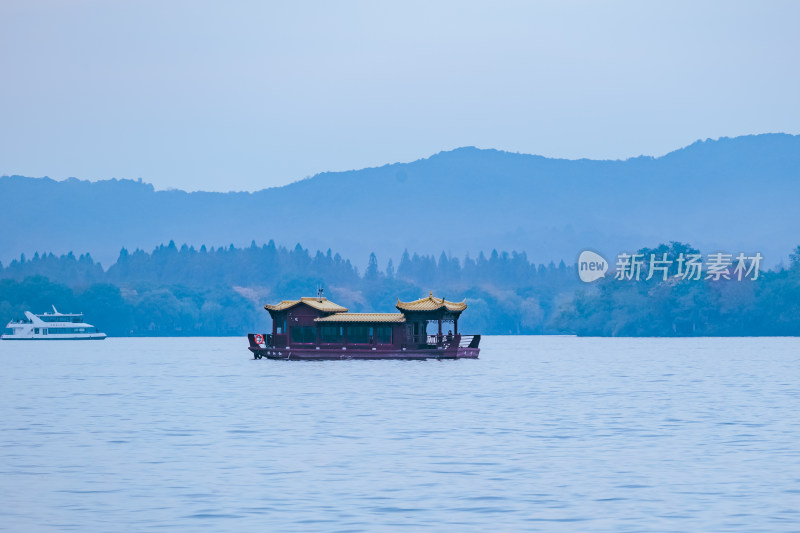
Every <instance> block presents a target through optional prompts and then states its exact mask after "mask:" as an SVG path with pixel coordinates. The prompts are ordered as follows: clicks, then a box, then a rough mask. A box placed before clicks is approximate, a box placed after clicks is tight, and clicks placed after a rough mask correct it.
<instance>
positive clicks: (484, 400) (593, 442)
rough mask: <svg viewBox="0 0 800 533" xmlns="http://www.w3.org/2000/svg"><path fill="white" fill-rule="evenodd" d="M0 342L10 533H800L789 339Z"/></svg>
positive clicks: (795, 368)
mask: <svg viewBox="0 0 800 533" xmlns="http://www.w3.org/2000/svg"><path fill="white" fill-rule="evenodd" d="M246 345H247V342H246V339H244V338H204V339H201V338H191V339H109V340H107V341H103V342H85V343H83V342H61V341H48V342H0V361H1V362H2V371H1V372H0V435H1V436H0V529H2V530H8V531H48V530H58V531H81V532H86V531H122V530H130V531H148V530H164V529H173V530H178V531H193V530H201V529H202V530H212V531H216V530H227V531H384V530H395V529H406V530H409V531H416V530H421V529H426V528H430V529H436V530H441V531H486V530H497V531H519V530H524V531H609V532H611V531H613V532H624V531H677V532H686V531H703V532H711V531H764V532H776V531H799V530H800V512H799V511H798V510H800V339H794V338H786V339H780V338H773V339H589V338H569V337H485V338H484V341H483V346H482V353H481V358H480V359H479V360H460V361H424V362H420V361H408V362H403V361H328V362H286V361H269V360H259V361H256V360H253V359H252V358H251V356H250V353H249V352H248V351H247V349H246Z"/></svg>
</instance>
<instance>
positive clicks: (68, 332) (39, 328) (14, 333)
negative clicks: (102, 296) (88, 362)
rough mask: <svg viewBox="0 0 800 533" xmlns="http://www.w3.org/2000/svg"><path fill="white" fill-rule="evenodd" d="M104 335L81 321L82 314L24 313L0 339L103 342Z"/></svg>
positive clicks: (55, 312)
mask: <svg viewBox="0 0 800 533" xmlns="http://www.w3.org/2000/svg"><path fill="white" fill-rule="evenodd" d="M105 338H106V334H105V333H102V332H100V330H98V329H97V328H96V327H94V326H93V325H91V324H87V323H86V322H84V320H83V313H59V312H58V310H57V309H56V307H55V306H53V312H52V313H45V314H43V315H34V314H33V313H31V312H30V311H25V318H24V319H23V320H12V321H11V322H9V323H8V324H7V325H6V330H5V332H4V333H3V335H2V336H0V339H3V340H4V341H11V340H20V341H22V340H29V341H32V340H53V341H55V340H103V339H105Z"/></svg>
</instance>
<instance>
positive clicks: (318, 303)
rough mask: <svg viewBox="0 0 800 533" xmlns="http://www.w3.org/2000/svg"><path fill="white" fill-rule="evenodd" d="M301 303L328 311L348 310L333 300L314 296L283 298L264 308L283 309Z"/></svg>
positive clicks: (271, 309)
mask: <svg viewBox="0 0 800 533" xmlns="http://www.w3.org/2000/svg"><path fill="white" fill-rule="evenodd" d="M299 303H304V304H306V305H308V306H311V307H313V308H314V309H318V310H320V311H324V312H326V313H346V312H347V308H346V307H342V306H341V305H339V304H335V303H333V302H332V301H330V300H328V299H327V298H314V297H305V298H300V299H299V300H283V301H281V303H279V304H275V305H269V304H267V305H265V306H264V309H266V310H267V311H283V310H285V309H289V308H290V307H294V306H295V305H297V304H299Z"/></svg>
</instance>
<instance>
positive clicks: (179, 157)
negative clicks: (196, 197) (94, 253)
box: [0, 0, 800, 190]
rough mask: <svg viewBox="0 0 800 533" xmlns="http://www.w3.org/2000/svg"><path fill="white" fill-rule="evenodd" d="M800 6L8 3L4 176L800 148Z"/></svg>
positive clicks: (245, 183)
mask: <svg viewBox="0 0 800 533" xmlns="http://www.w3.org/2000/svg"><path fill="white" fill-rule="evenodd" d="M799 27H800V2H795V1H787V2H771V1H752V2H730V1H725V2H698V1H696V0H695V1H689V2H675V1H669V2H666V1H665V2H662V3H661V4H660V5H654V3H653V2H641V1H636V2H598V1H587V2H562V1H552V2H538V3H533V2H483V3H470V2H429V1H427V2H410V1H403V2H395V3H393V4H392V5H388V4H383V3H379V2H347V3H344V2H343V3H339V2H283V3H280V4H278V3H276V4H270V3H268V2H262V1H242V2H235V1H228V2H198V1H183V2H182V1H173V0H170V1H164V0H158V1H149V0H129V1H126V2H121V1H111V0H53V1H47V0H36V1H32V0H2V2H0V174H24V175H28V176H43V175H49V176H51V177H53V178H65V177H68V176H76V177H79V178H83V179H101V178H111V177H118V178H138V177H142V178H143V179H144V180H145V181H150V182H152V183H154V184H155V185H156V187H157V188H168V187H176V188H182V189H187V190H197V189H204V190H232V189H233V190H255V189H260V188H264V187H268V186H273V185H281V184H284V183H287V182H290V181H294V180H296V179H299V178H302V177H305V176H308V175H312V174H315V173H317V172H321V171H326V170H347V169H352V168H362V167H365V166H376V165H382V164H384V163H390V162H396V161H411V160H414V159H418V158H420V157H426V156H428V155H430V154H433V153H436V152H438V151H440V150H447V149H452V148H455V147H459V146H465V145H475V146H479V147H484V148H498V149H503V150H510V151H519V152H526V153H535V154H542V155H546V156H554V157H567V158H579V157H590V158H625V157H630V156H635V155H640V154H649V155H661V154H663V153H666V152H668V151H670V150H673V149H675V148H678V147H681V146H683V145H686V144H688V143H690V142H692V141H694V140H696V139H698V138H707V137H712V138H715V137H720V136H736V135H742V134H749V133H764V132H787V133H800V98H799V97H798V95H799V94H800V57H799V56H800V31H799V30H798V28H799Z"/></svg>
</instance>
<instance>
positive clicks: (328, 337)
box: [320, 326, 344, 342]
mask: <svg viewBox="0 0 800 533" xmlns="http://www.w3.org/2000/svg"><path fill="white" fill-rule="evenodd" d="M320 336H321V338H322V342H342V339H343V337H344V328H343V327H342V326H322V327H321V328H320Z"/></svg>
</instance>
